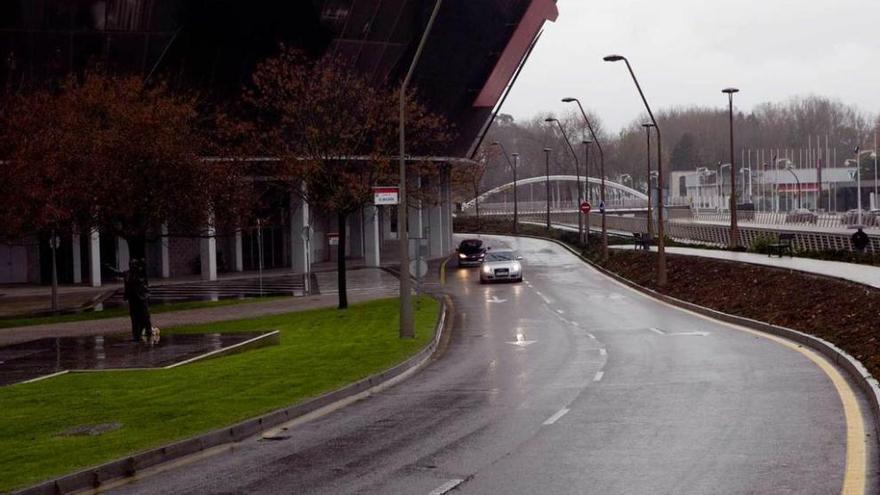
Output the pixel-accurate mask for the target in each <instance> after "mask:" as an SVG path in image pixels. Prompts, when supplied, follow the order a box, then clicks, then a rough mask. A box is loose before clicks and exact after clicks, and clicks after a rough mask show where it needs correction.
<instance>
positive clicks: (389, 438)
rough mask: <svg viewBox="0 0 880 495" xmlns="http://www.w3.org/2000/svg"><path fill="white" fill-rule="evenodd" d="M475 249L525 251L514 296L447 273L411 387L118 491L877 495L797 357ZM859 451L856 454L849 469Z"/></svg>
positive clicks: (567, 269)
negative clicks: (859, 480)
mask: <svg viewBox="0 0 880 495" xmlns="http://www.w3.org/2000/svg"><path fill="white" fill-rule="evenodd" d="M484 237H485V238H486V240H487V241H488V242H489V243H490V245H492V246H502V245H505V244H507V245H509V246H510V247H513V248H514V249H516V250H518V251H520V253H521V254H522V255H523V256H524V257H525V260H524V264H525V267H524V276H525V282H523V283H522V284H497V285H496V284H493V285H480V284H479V281H478V272H477V269H461V270H456V269H454V268H453V269H450V271H449V273H448V276H447V281H448V282H447V284H448V285H447V288H446V289H447V290H448V291H449V293H450V294H451V296H452V298H453V300H454V303H455V308H456V311H455V317H454V329H453V332H452V336H451V342H450V344H449V346H448V348H446V350H445V352H444V354H442V356H441V357H440V358H439V359H436V360H435V361H434V362H432V363H431V364H430V365H429V366H428V367H426V368H425V369H424V370H422V371H421V372H420V373H418V374H417V375H415V376H413V377H412V378H410V379H409V380H407V381H405V382H403V383H401V384H399V385H397V386H394V387H392V388H389V389H387V390H385V391H383V392H381V393H377V394H373V395H371V396H370V397H369V398H367V399H365V400H362V401H360V402H357V403H355V404H352V405H350V406H348V407H345V408H342V409H340V410H337V411H335V412H333V413H330V414H328V415H326V416H323V417H321V418H319V419H315V420H312V421H310V422H307V423H305V424H302V425H299V426H296V427H293V428H291V429H290V430H288V431H286V432H284V435H283V436H279V437H277V438H278V439H276V440H273V441H267V440H260V439H251V440H247V441H245V442H242V443H240V444H237V445H236V446H235V448H234V449H232V450H230V451H226V452H223V453H220V454H217V455H214V456H212V457H208V458H204V459H200V460H194V461H193V462H191V463H186V464H184V465H181V466H178V467H175V468H170V469H169V470H167V471H164V472H162V473H161V474H160V475H156V476H153V477H148V478H143V479H141V480H138V481H135V482H133V483H131V484H128V485H125V486H122V487H119V488H118V489H116V490H114V492H115V493H144V494H151V493H164V494H189V493H216V494H220V493H266V494H269V493H318V494H337V493H367V494H373V493H375V494H397V493H401V494H426V495H427V494H439V493H446V492H447V491H449V490H453V489H454V490H456V491H455V492H454V493H464V494H497V493H505V494H520V493H521V494H535V493H542V494H569V493H570V494H583V493H597V494H618V493H627V494H629V493H632V494H648V493H650V494H654V493H657V494H667V493H668V494H672V493H674V494H706V493H725V494H746V493H773V494H779V493H797V494H813V493H816V494H826V493H840V491H841V487H842V484H843V480H844V473H845V471H846V470H847V469H849V470H850V471H851V472H852V471H853V470H855V472H856V474H863V475H866V476H867V478H868V482H867V485H866V486H867V491H868V492H869V493H871V492H875V491H876V489H877V479H876V469H875V468H869V469H867V470H866V469H865V468H864V466H865V465H866V466H869V467H871V466H876V465H877V457H876V441H875V440H874V439H873V437H872V438H870V439H866V438H864V437H859V438H855V439H853V438H849V439H848V434H849V432H850V431H856V430H857V428H854V427H853V425H852V424H848V423H847V419H846V415H845V411H844V402H843V401H842V399H841V396H840V395H838V392H837V388H836V385H835V384H834V383H832V380H831V379H829V376H830V375H827V374H826V373H825V372H823V370H822V369H821V368H820V367H819V366H817V365H816V363H815V362H813V361H812V360H811V359H809V358H808V357H807V356H806V355H805V354H803V352H802V351H801V350H799V349H798V348H797V346H792V347H788V346H785V345H782V344H780V343H778V342H775V341H772V340H770V339H767V338H764V337H761V336H758V335H756V334H752V333H749V332H746V331H743V330H741V329H738V328H736V327H731V326H729V325H726V324H722V323H719V322H717V321H714V320H710V319H706V318H703V317H700V316H697V315H694V314H692V313H688V312H685V311H681V310H679V309H676V308H673V307H670V306H668V305H665V304H663V303H660V302H658V301H655V300H653V299H650V298H648V297H646V296H644V295H642V294H640V293H636V292H634V291H631V290H629V289H627V288H625V287H623V286H621V285H619V284H617V283H616V282H613V281H612V280H610V279H608V278H606V277H604V276H602V275H600V274H598V273H597V272H596V271H594V270H592V269H591V268H589V267H588V266H586V265H585V264H583V263H582V262H581V261H579V260H578V259H577V258H575V257H574V256H573V255H571V254H570V253H569V252H568V251H566V250H564V249H563V248H561V247H560V246H558V245H556V244H553V243H549V242H546V241H540V240H535V239H511V238H501V237H493V236H484ZM389 324H392V323H389ZM843 383H844V385H843V386H845V385H846V382H845V381H844V382H843ZM850 386H851V384H850ZM855 393H856V397H857V399H856V400H857V403H856V405H855V406H854V407H856V410H857V411H860V412H861V413H862V414H863V415H864V421H865V422H867V421H870V420H871V417H870V415H869V413H868V409H867V408H866V407H865V404H864V401H863V399H862V398H861V395H860V393H859V392H858V391H857V390H856V391H855ZM850 405H852V404H850ZM848 411H851V409H848ZM865 424H869V423H865ZM865 424H862V425H861V426H862V427H864V426H865ZM851 427H852V428H851ZM866 431H869V432H873V429H868V430H866ZM854 445H855V446H861V447H863V448H865V449H867V451H868V454H867V456H862V457H860V456H858V455H854V456H852V458H850V459H849V461H848V460H847V459H848V457H847V449H848V447H852V446H854ZM852 450H853V452H858V449H857V448H856V449H852ZM860 460H861V461H864V462H863V464H862V469H861V470H859V469H858V467H859V465H860V464H859V462H858V461H860ZM848 462H849V464H848ZM866 471H867V472H866Z"/></svg>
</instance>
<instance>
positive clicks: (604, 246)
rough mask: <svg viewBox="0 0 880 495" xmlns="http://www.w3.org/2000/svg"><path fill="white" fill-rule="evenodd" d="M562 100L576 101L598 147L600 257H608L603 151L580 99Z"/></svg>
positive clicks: (567, 100) (564, 100) (568, 98)
mask: <svg viewBox="0 0 880 495" xmlns="http://www.w3.org/2000/svg"><path fill="white" fill-rule="evenodd" d="M562 102H563V103H577V106H578V108H579V109H580V111H581V116H582V117H583V118H584V124H586V125H587V129H589V131H590V136H592V137H593V142H595V143H596V148H598V149H599V175H600V181H601V182H600V185H599V210H600V212H601V213H602V259H608V228H607V224H606V220H605V210H606V208H605V152H604V151H603V150H602V143H601V141H599V136H597V135H596V132H595V131H594V130H593V125H592V124H591V123H590V119H589V117H587V112H585V111H584V106H583V105H581V101H580V100H578V99H577V98H572V97H566V98H563V99H562Z"/></svg>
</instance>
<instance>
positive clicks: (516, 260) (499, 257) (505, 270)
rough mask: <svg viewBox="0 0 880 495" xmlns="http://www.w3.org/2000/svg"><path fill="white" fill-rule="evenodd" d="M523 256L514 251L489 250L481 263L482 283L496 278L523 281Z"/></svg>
mask: <svg viewBox="0 0 880 495" xmlns="http://www.w3.org/2000/svg"><path fill="white" fill-rule="evenodd" d="M520 260H522V256H517V255H516V253H514V252H513V251H489V252H487V253H486V257H485V258H483V264H482V265H480V283H486V282H494V281H496V280H510V281H513V282H522V279H523V271H522V263H520Z"/></svg>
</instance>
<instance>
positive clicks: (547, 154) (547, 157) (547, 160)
mask: <svg viewBox="0 0 880 495" xmlns="http://www.w3.org/2000/svg"><path fill="white" fill-rule="evenodd" d="M552 152H553V150H552V149H550V148H544V163H545V167H546V168H545V171H544V173H545V174H547V181H546V185H547V192H546V194H547V201H545V203H547V232H550V153H552Z"/></svg>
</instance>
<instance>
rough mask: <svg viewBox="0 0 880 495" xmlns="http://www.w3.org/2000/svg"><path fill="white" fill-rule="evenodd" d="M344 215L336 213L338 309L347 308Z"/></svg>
mask: <svg viewBox="0 0 880 495" xmlns="http://www.w3.org/2000/svg"><path fill="white" fill-rule="evenodd" d="M346 216H347V215H346V214H345V213H341V212H340V213H337V214H336V220H337V224H338V229H339V244H338V245H337V246H336V283H337V285H338V286H339V309H345V308H347V307H348V291H347V290H346V287H345V241H346V235H345V217H346Z"/></svg>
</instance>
